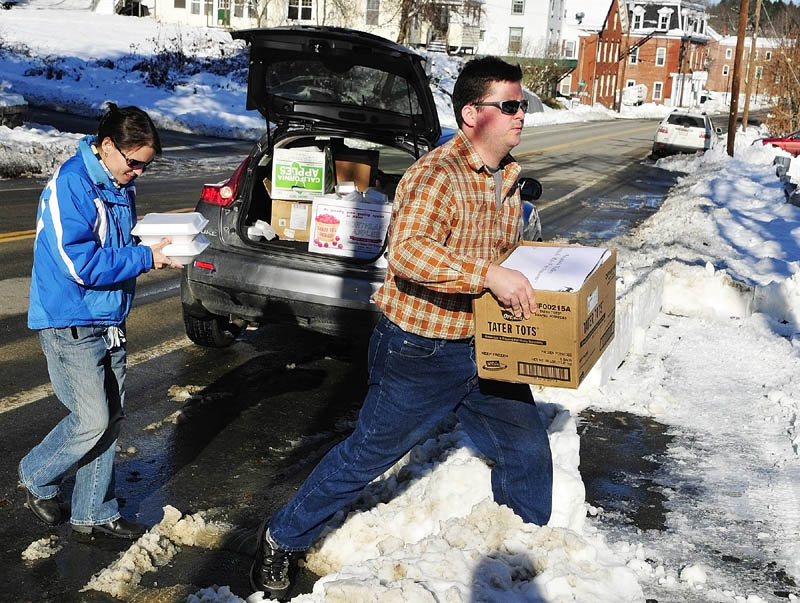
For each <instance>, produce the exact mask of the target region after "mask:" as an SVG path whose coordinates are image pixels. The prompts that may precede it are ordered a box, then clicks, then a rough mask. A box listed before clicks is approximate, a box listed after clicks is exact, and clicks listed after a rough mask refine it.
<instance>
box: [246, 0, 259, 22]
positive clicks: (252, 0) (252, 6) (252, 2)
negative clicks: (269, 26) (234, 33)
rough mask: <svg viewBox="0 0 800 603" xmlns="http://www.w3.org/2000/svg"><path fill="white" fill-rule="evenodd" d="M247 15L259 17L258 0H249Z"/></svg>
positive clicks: (253, 17)
mask: <svg viewBox="0 0 800 603" xmlns="http://www.w3.org/2000/svg"><path fill="white" fill-rule="evenodd" d="M247 16H248V17H250V18H251V19H257V18H258V7H257V6H256V0H247Z"/></svg>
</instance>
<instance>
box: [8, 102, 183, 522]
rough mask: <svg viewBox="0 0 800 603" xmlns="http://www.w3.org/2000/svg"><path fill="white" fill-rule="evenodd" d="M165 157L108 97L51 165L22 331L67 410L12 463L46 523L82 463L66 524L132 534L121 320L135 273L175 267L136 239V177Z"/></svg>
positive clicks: (148, 128) (128, 110)
mask: <svg viewBox="0 0 800 603" xmlns="http://www.w3.org/2000/svg"><path fill="white" fill-rule="evenodd" d="M159 153H161V142H160V141H159V137H158V132H157V131H156V128H155V125H154V124H153V122H152V120H151V119H150V117H149V116H148V115H147V113H145V112H144V111H142V110H141V109H139V108H137V107H121V108H119V107H117V106H116V105H114V104H112V103H109V109H108V112H107V113H106V114H105V115H104V116H103V117H102V118H101V120H100V125H99V128H98V133H97V136H86V137H84V138H83V139H81V141H80V143H79V145H78V151H77V153H75V155H74V156H73V157H71V158H70V159H68V160H67V161H66V162H65V163H64V164H63V165H61V166H60V167H59V168H57V169H56V171H55V173H54V174H53V176H52V178H50V180H49V182H48V183H47V185H46V186H45V188H44V191H42V195H41V198H40V200H39V208H38V211H37V216H36V239H35V241H34V246H33V277H32V281H31V292H30V309H29V310H28V326H29V327H30V328H31V329H36V330H38V331H39V339H40V342H41V345H42V350H43V351H44V354H45V356H46V358H47V369H48V372H49V374H50V380H51V383H52V385H53V390H54V391H55V394H56V396H57V397H58V399H59V401H60V402H61V403H62V404H63V405H64V406H66V407H67V409H68V410H69V411H70V412H69V414H68V415H67V416H66V417H65V418H64V419H62V420H61V421H60V422H59V423H58V424H57V425H56V426H55V427H54V428H53V430H52V431H51V432H50V433H49V434H47V436H46V437H45V438H44V440H42V442H41V443H40V444H38V445H37V446H36V447H35V448H33V450H31V451H30V452H29V453H28V454H27V455H25V457H24V458H23V459H22V461H21V462H20V464H19V475H20V479H21V480H22V483H23V484H24V485H25V487H26V488H27V502H28V507H29V508H30V509H31V511H33V513H34V515H36V517H38V518H39V519H40V520H41V521H43V522H44V523H46V524H48V525H51V526H53V525H57V524H59V523H60V522H61V521H62V520H64V519H65V518H64V517H62V508H61V506H60V505H59V504H58V500H57V498H56V497H57V495H58V492H59V487H60V485H61V481H62V479H63V478H64V476H65V474H66V473H67V472H69V471H70V470H71V469H73V468H77V472H76V474H75V487H74V489H73V493H72V505H71V517H70V522H71V524H72V529H73V530H74V531H76V532H80V533H84V534H92V533H99V534H106V535H110V536H115V537H119V538H136V537H138V536H140V535H141V534H143V533H144V531H145V529H146V528H145V527H144V526H141V525H139V524H136V523H133V522H130V521H128V520H126V519H124V518H123V517H121V515H120V512H119V505H118V503H117V499H116V497H115V495H114V453H115V448H116V441H117V435H118V433H119V426H120V421H121V419H122V417H123V406H124V402H125V365H126V347H125V318H126V317H127V316H128V313H129V312H130V309H131V303H132V301H133V296H134V291H135V286H136V277H137V276H138V275H140V274H142V273H143V272H147V271H148V270H150V269H153V268H154V269H158V268H163V267H165V266H174V267H178V268H180V267H181V266H180V264H176V263H173V262H172V261H171V260H170V259H169V258H168V257H166V256H164V254H163V253H162V252H161V250H162V249H163V247H164V245H166V244H168V243H169V242H170V241H169V240H168V239H163V240H162V241H161V242H160V243H158V244H157V245H153V246H151V247H148V246H145V245H138V244H137V243H136V241H135V240H134V239H133V236H132V235H131V229H132V228H133V226H134V225H135V223H136V205H135V202H134V200H135V197H136V187H135V185H134V181H135V179H136V178H137V177H138V176H140V175H141V174H142V172H144V171H145V170H146V169H147V166H148V165H150V163H151V162H152V161H153V159H154V158H155V156H156V155H157V154H159Z"/></svg>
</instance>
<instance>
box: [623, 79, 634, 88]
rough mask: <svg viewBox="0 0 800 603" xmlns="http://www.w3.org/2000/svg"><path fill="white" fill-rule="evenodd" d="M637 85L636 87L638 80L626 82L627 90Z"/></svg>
mask: <svg viewBox="0 0 800 603" xmlns="http://www.w3.org/2000/svg"><path fill="white" fill-rule="evenodd" d="M635 85H636V80H626V81H625V87H626V88H632V87H633V86H635Z"/></svg>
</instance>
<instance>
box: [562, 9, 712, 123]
mask: <svg viewBox="0 0 800 603" xmlns="http://www.w3.org/2000/svg"><path fill="white" fill-rule="evenodd" d="M617 1H618V0H613V1H612V5H611V8H610V9H609V12H608V16H607V18H606V21H605V23H604V26H603V30H601V31H600V32H598V33H596V34H593V35H589V36H584V37H582V38H581V44H580V51H579V57H578V68H577V69H578V70H580V73H579V74H578V78H577V80H578V82H577V83H578V87H576V86H575V83H576V82H575V78H574V77H573V79H572V82H571V85H570V94H576V93H577V94H578V96H579V97H580V100H581V102H582V103H586V104H592V102H600V103H601V104H603V105H605V106H607V107H609V108H611V107H613V106H614V98H615V95H614V92H612V93H611V94H610V95H609V94H606V86H607V84H605V83H604V82H603V81H600V80H596V79H595V80H589V79H587V78H586V77H585V74H589V73H595V72H597V73H601V72H602V73H603V74H605V75H606V81H607V80H608V78H609V75H608V74H611V73H612V72H614V73H615V75H616V80H614V78H613V75H612V76H611V78H612V81H616V84H617V85H616V86H614V85H613V84H612V86H611V87H612V89H614V90H616V89H621V88H624V87H629V86H637V85H640V84H643V85H644V86H646V88H647V93H646V95H645V98H644V99H643V100H644V101H645V102H653V103H659V104H662V103H663V104H668V105H672V106H676V107H677V106H695V105H698V104H699V103H700V99H701V97H702V93H703V92H704V91H705V89H706V81H707V79H708V72H707V70H706V66H707V64H708V60H709V42H710V40H711V36H710V32H711V30H710V29H709V27H708V16H707V14H706V12H705V7H704V6H702V5H700V4H694V3H689V2H684V1H683V0H627V2H626V4H627V6H626V7H625V8H624V9H623V11H622V12H620V9H619V8H616V9H615V8H614V7H615V5H616V3H617ZM622 2H625V0H622ZM623 12H624V13H625V16H622V14H623ZM617 23H619V24H620V25H621V27H622V31H621V32H620V45H619V46H618V48H619V49H620V52H619V55H618V56H617V57H615V58H614V59H613V60H614V62H615V65H616V71H614V66H612V65H610V64H608V63H610V62H611V59H609V58H608V57H605V56H604V54H603V52H602V50H603V44H604V41H605V40H606V37H607V36H608V34H607V33H606V31H608V30H610V31H614V29H615V25H616V24H617ZM613 35H614V34H612V38H611V39H614V38H613ZM598 47H599V51H598ZM573 75H574V73H573ZM581 82H584V84H585V88H586V92H587V93H586V94H583V93H582V92H581V90H580V83H581ZM592 82H594V83H595V84H596V86H594V87H596V90H597V91H596V92H589V89H590V88H591V87H593V86H592ZM562 84H563V82H562ZM560 91H561V93H562V94H563V93H564V91H565V86H563V85H562V87H561V88H560Z"/></svg>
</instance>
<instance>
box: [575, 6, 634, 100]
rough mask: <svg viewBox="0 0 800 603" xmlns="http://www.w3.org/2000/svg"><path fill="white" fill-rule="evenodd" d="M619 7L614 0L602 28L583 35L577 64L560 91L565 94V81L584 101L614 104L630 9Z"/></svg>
mask: <svg viewBox="0 0 800 603" xmlns="http://www.w3.org/2000/svg"><path fill="white" fill-rule="evenodd" d="M623 2H624V0H623ZM619 7H620V5H619V2H618V0H612V2H611V6H610V7H609V9H608V13H607V14H606V18H605V19H604V21H603V25H602V28H601V30H600V31H599V32H597V33H596V34H593V35H590V36H582V37H581V38H580V40H579V43H578V64H577V66H576V67H575V69H574V70H573V71H572V72H571V73H569V74H567V76H566V77H565V78H563V79H562V80H561V82H560V85H559V91H560V92H561V93H562V94H564V93H565V85H566V86H568V88H569V90H570V93H573V94H576V95H577V96H578V98H580V101H581V103H583V104H594V103H600V104H602V105H605V106H606V107H612V106H613V104H614V97H615V95H616V90H617V83H618V82H617V78H618V72H619V56H620V53H621V52H622V43H623V39H622V38H623V36H622V32H623V29H624V27H623V25H624V21H625V17H626V14H627V11H623V12H622V13H620V9H619Z"/></svg>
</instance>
